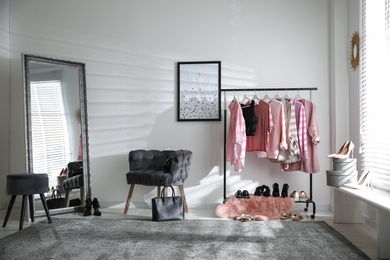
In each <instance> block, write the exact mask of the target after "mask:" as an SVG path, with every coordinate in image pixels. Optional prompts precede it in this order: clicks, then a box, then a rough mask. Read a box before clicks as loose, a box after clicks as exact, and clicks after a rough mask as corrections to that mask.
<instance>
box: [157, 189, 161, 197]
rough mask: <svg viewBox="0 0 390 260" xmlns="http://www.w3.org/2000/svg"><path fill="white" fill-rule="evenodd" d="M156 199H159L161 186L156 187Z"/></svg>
mask: <svg viewBox="0 0 390 260" xmlns="http://www.w3.org/2000/svg"><path fill="white" fill-rule="evenodd" d="M157 197H161V186H157Z"/></svg>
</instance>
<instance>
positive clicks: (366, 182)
mask: <svg viewBox="0 0 390 260" xmlns="http://www.w3.org/2000/svg"><path fill="white" fill-rule="evenodd" d="M369 173H370V171H369V170H365V171H364V172H363V173H362V175H361V176H360V178H359V180H358V181H357V183H346V184H344V186H346V187H348V188H352V189H364V188H366V187H370V186H371V176H369Z"/></svg>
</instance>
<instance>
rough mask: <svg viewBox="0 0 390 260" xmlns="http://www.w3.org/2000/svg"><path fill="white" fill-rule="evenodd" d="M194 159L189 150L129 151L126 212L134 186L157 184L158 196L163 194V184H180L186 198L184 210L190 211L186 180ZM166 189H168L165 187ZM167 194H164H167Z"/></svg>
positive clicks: (181, 192) (182, 194) (125, 211)
mask: <svg viewBox="0 0 390 260" xmlns="http://www.w3.org/2000/svg"><path fill="white" fill-rule="evenodd" d="M191 160H192V152H191V151H188V150H177V151H173V150H162V151H160V150H134V151H130V153H129V168H130V171H129V172H128V173H127V174H126V180H127V184H129V185H130V190H129V194H128V196H127V200H126V206H125V210H124V214H127V211H128V209H129V206H130V201H131V197H132V194H133V191H134V186H135V185H136V184H138V185H146V186H157V196H160V194H161V186H163V187H167V186H179V189H180V194H181V196H182V197H183V200H184V210H185V212H188V207H187V201H186V197H185V193H184V181H185V180H186V179H187V177H188V173H189V170H190V165H191ZM164 191H167V189H165V190H164ZM166 195H167V194H164V196H166Z"/></svg>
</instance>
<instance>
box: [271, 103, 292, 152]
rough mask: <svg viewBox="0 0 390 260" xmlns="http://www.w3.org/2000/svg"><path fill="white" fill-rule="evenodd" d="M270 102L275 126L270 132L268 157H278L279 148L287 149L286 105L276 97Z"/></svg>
mask: <svg viewBox="0 0 390 260" xmlns="http://www.w3.org/2000/svg"><path fill="white" fill-rule="evenodd" d="M269 104H270V107H271V112H272V119H273V122H274V128H273V129H272V131H271V132H270V134H269V146H268V147H269V151H268V158H270V159H277V158H278V155H279V149H282V150H286V149H287V142H286V123H285V118H284V107H283V103H282V102H280V101H278V100H275V99H272V100H271V101H270V103H269Z"/></svg>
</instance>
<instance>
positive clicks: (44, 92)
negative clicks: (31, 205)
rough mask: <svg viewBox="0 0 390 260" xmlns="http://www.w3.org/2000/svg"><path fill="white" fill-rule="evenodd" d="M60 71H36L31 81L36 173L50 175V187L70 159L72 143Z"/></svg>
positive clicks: (33, 152) (55, 183)
mask: <svg viewBox="0 0 390 260" xmlns="http://www.w3.org/2000/svg"><path fill="white" fill-rule="evenodd" d="M60 78H61V75H60V73H58V72H56V73H53V72H50V73H37V74H34V76H33V77H32V81H31V131H32V136H33V138H32V140H33V143H32V154H33V161H34V166H33V167H34V169H33V170H34V172H36V173H47V174H48V175H49V187H52V186H54V187H56V185H57V176H58V175H59V174H60V172H61V169H62V168H64V167H66V165H67V163H68V162H69V161H70V158H71V155H70V142H69V129H68V122H67V119H66V118H67V117H66V116H65V114H66V113H65V112H66V111H65V106H64V99H63V93H62V84H61V80H60Z"/></svg>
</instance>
